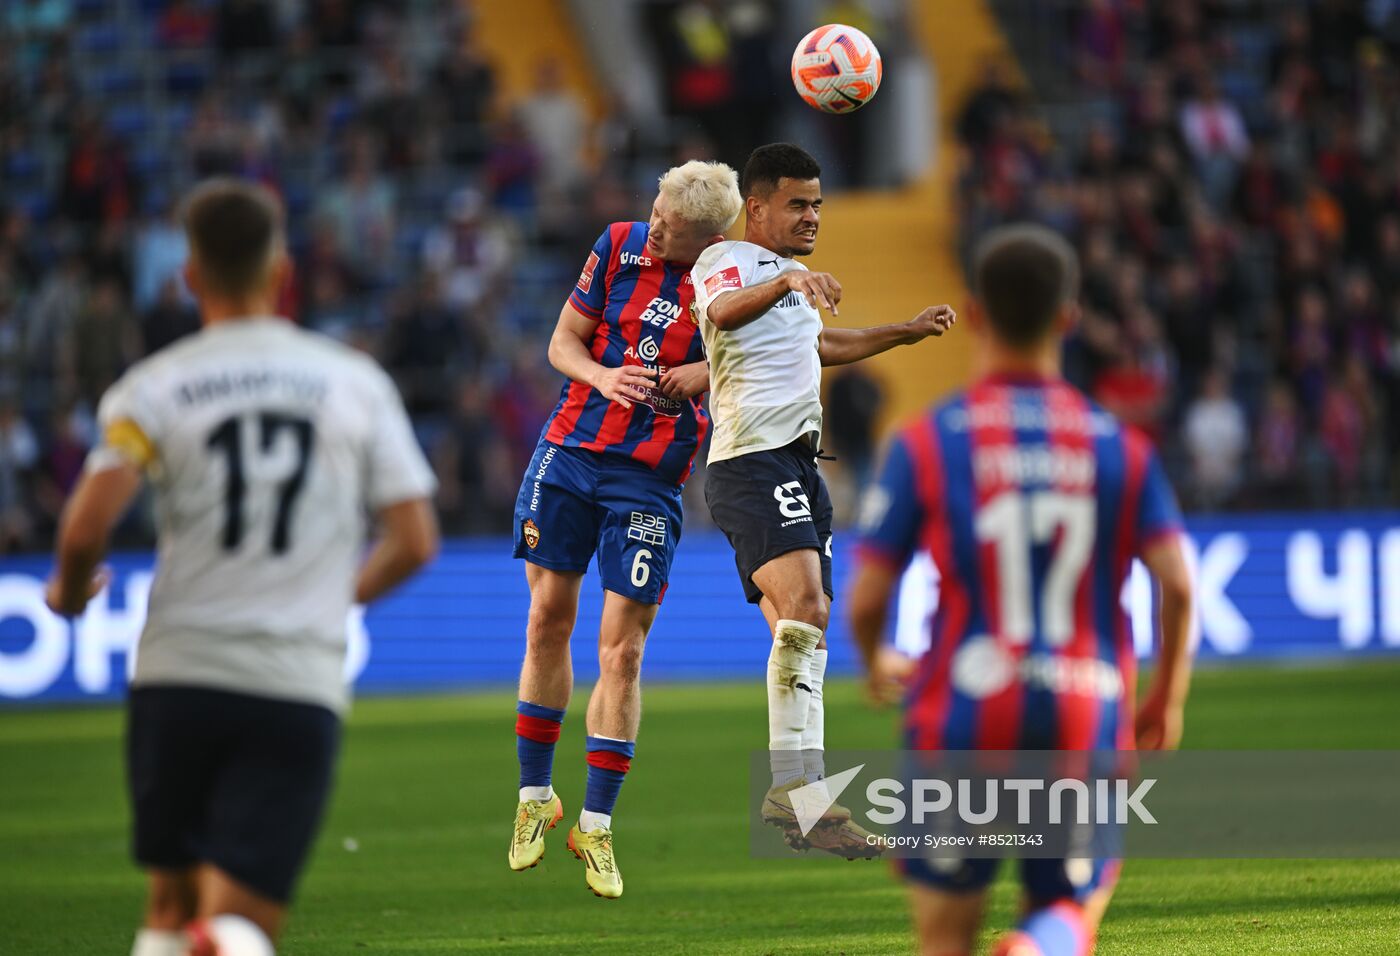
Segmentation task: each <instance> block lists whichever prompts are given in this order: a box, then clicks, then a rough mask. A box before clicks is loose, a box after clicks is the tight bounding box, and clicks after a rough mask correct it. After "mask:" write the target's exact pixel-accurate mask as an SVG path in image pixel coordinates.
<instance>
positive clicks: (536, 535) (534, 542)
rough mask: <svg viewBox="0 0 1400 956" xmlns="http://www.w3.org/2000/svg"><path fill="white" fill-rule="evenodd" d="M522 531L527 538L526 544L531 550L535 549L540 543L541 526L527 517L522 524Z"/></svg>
mask: <svg viewBox="0 0 1400 956" xmlns="http://www.w3.org/2000/svg"><path fill="white" fill-rule="evenodd" d="M520 533H521V535H522V536H523V537H524V538H525V546H526V547H527V548H529V549H530V550H531V551H533V550H535V548H536V547H538V546H539V543H540V526H539V525H537V524H535V523H534V522H533V521H531V520H530V519H529V518H526V519H525V521H524V523H523V524H521V526H520Z"/></svg>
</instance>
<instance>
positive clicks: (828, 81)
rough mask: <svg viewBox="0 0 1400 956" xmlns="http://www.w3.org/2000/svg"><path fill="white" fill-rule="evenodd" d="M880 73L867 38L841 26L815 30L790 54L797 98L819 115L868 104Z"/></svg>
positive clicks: (877, 54) (881, 67)
mask: <svg viewBox="0 0 1400 956" xmlns="http://www.w3.org/2000/svg"><path fill="white" fill-rule="evenodd" d="M884 72H885V68H884V65H883V64H882V63H881V62H880V51H879V50H877V49H875V44H874V43H872V42H870V37H868V36H866V35H865V34H864V33H862V32H860V31H859V30H857V29H856V28H855V27H848V26H846V25H845V24H841V23H828V24H827V25H826V26H824V27H817V28H816V29H815V30H813V31H812V32H811V33H809V34H807V35H806V36H805V37H803V38H802V42H801V43H799V44H797V49H796V50H793V51H792V85H793V86H795V87H797V95H798V96H800V97H802V99H803V100H805V101H806V103H807V105H808V106H811V107H815V108H816V109H819V110H821V111H822V112H823V113H850V112H853V111H855V110H858V109H860V108H861V107H862V106H864V105H865V104H866V103H869V102H870V101H871V100H872V99H874V97H875V91H876V90H878V89H879V88H880V78H881V77H882V76H883V75H884Z"/></svg>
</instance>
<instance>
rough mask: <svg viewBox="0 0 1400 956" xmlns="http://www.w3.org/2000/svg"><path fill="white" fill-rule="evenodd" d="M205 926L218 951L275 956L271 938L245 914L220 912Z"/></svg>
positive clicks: (242, 954) (240, 955)
mask: <svg viewBox="0 0 1400 956" xmlns="http://www.w3.org/2000/svg"><path fill="white" fill-rule="evenodd" d="M205 926H206V927H207V928H208V932H209V936H210V937H211V938H212V939H213V940H214V944H215V946H216V947H217V949H218V951H219V952H220V953H227V954H228V956H235V954H236V956H276V954H275V953H274V951H273V949H272V940H270V939H268V938H267V934H266V933H264V932H263V931H262V929H261V927H259V926H258V924H257V923H254V922H253V921H252V920H250V919H248V918H247V917H246V916H235V915H234V914H233V913H220V914H219V915H218V916H213V917H210V918H209V920H207V921H206V923H205Z"/></svg>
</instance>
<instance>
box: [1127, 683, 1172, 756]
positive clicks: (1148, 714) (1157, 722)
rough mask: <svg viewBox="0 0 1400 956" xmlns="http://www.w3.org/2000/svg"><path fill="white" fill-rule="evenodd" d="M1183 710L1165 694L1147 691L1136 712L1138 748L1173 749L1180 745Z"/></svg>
mask: <svg viewBox="0 0 1400 956" xmlns="http://www.w3.org/2000/svg"><path fill="white" fill-rule="evenodd" d="M1183 710H1184V708H1183V707H1182V706H1181V705H1180V704H1175V703H1172V702H1171V701H1170V700H1168V699H1167V698H1166V696H1165V695H1163V694H1160V693H1149V694H1148V695H1147V699H1146V700H1144V701H1143V702H1142V707H1141V708H1140V709H1139V710H1138V713H1137V726H1136V727H1135V730H1136V732H1137V734H1136V736H1137V747H1138V749H1139V750H1175V749H1176V748H1177V747H1179V746H1181V728H1182V724H1183V722H1184V721H1183Z"/></svg>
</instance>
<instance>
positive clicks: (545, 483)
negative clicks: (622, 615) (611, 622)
mask: <svg viewBox="0 0 1400 956" xmlns="http://www.w3.org/2000/svg"><path fill="white" fill-rule="evenodd" d="M680 539H681V489H680V487H679V486H678V485H676V484H675V483H674V482H671V481H667V480H665V479H664V478H661V477H659V476H658V475H657V474H656V472H655V471H653V470H652V469H650V468H648V467H647V466H646V465H644V464H642V463H641V462H637V461H633V460H632V459H630V458H624V457H623V456H621V455H606V454H602V453H600V452H596V451H586V450H584V449H582V448H565V447H563V446H562V445H556V444H554V443H553V442H547V441H541V442H540V444H539V447H538V448H536V449H535V457H534V458H532V459H531V460H530V467H529V468H528V469H526V471H525V480H524V481H523V482H522V483H521V485H520V495H519V496H518V497H517V498H516V500H515V552H514V553H515V556H516V557H517V558H524V559H525V560H526V561H529V562H530V563H531V564H537V565H539V566H540V567H542V568H549V569H550V570H552V571H586V570H587V569H588V561H589V559H590V558H592V557H593V555H594V553H595V552H596V553H597V555H598V576H599V577H600V578H602V580H603V589H604V590H607V591H612V592H614V593H617V594H621V595H622V596H623V597H626V598H631V599H632V600H634V601H637V602H640V603H642V604H660V603H661V599H662V598H663V597H664V596H665V594H666V582H667V580H668V579H669V578H670V574H671V559H672V558H673V557H674V556H675V553H676V545H677V544H678V543H679V542H680Z"/></svg>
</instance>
